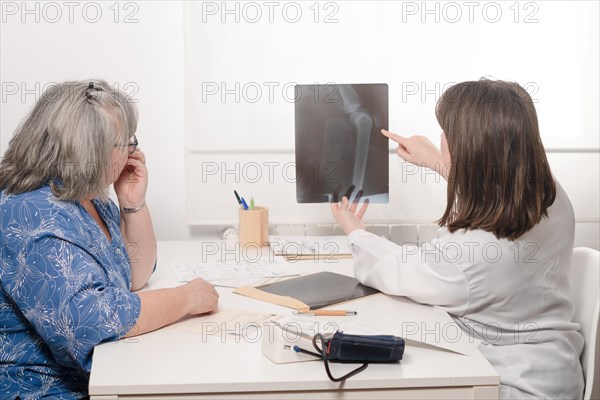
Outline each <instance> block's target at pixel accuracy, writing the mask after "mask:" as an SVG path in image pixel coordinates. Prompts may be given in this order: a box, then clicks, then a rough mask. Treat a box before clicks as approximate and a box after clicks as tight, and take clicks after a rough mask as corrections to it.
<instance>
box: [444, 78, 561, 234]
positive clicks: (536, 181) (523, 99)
mask: <svg viewBox="0 0 600 400" xmlns="http://www.w3.org/2000/svg"><path fill="white" fill-rule="evenodd" d="M436 117H437V120H438V122H439V124H440V126H441V127H442V129H443V130H444V133H445V134H446V139H447V142H448V150H449V152H450V157H451V158H452V164H451V168H450V173H449V176H448V193H447V200H448V204H447V206H446V211H445V212H444V215H443V216H442V217H441V218H440V220H439V221H438V223H439V224H440V226H446V227H447V228H448V230H449V231H450V232H454V231H456V230H458V229H482V230H484V231H487V232H492V233H493V234H494V235H495V236H496V237H497V238H498V239H501V238H508V239H509V240H514V239H516V238H518V237H519V236H521V235H523V234H524V233H525V232H527V231H529V230H530V229H531V228H533V226H534V225H536V224H537V223H538V222H539V221H540V220H541V219H542V217H543V216H547V215H548V213H547V210H548V207H550V206H551V205H552V203H553V202H554V199H555V197H556V187H555V184H554V180H553V178H552V174H551V172H550V166H549V165H548V160H547V159H546V153H545V151H544V146H543V145H542V140H541V138H540V133H539V128H538V120H537V114H536V112H535V107H534V106H533V102H532V100H531V97H530V96H529V94H528V93H527V91H526V90H525V89H523V88H522V87H521V86H519V85H518V84H517V83H513V82H504V81H492V80H487V79H483V80H479V81H470V82H462V83H459V84H457V85H454V86H452V87H450V88H449V89H448V90H446V92H444V94H443V95H442V97H441V98H440V100H439V101H438V103H437V106H436Z"/></svg>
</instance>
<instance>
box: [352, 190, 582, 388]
mask: <svg viewBox="0 0 600 400" xmlns="http://www.w3.org/2000/svg"><path fill="white" fill-rule="evenodd" d="M574 229H575V222H574V214H573V207H572V206H571V203H570V201H569V199H568V197H567V195H566V193H565V192H564V190H563V189H562V187H560V185H558V183H557V196H556V200H555V202H554V204H553V205H552V206H551V207H550V208H549V209H548V217H545V218H543V219H542V221H540V223H538V224H537V225H536V226H535V227H534V228H533V229H531V230H530V231H529V232H527V233H525V234H524V235H523V236H521V237H519V238H518V239H517V240H516V241H514V242H511V241H509V240H507V239H500V240H499V239H497V238H496V237H495V236H494V235H493V234H492V233H489V232H484V231H482V230H470V231H464V230H460V231H456V232H454V233H450V232H449V231H448V230H447V229H446V228H441V229H439V236H438V239H434V240H433V241H432V242H431V243H427V244H425V245H423V246H416V245H403V246H399V245H396V244H394V243H391V242H389V241H387V240H385V239H383V238H380V237H378V236H376V235H373V234H372V233H368V232H365V231H364V230H355V231H353V232H351V233H350V235H349V240H350V244H351V246H352V250H353V253H354V257H355V267H354V273H355V275H356V278H357V279H358V280H359V281H360V282H362V283H364V284H366V285H368V286H372V287H375V288H377V289H379V290H381V291H382V292H384V293H388V294H393V295H398V296H406V297H408V298H410V299H412V300H414V301H416V302H419V303H424V304H431V305H434V306H436V307H437V308H440V309H443V310H445V311H447V312H448V313H449V314H450V315H451V316H452V317H453V318H454V319H455V321H456V322H457V323H458V325H459V326H460V327H461V328H462V329H463V332H464V333H465V334H471V335H475V337H477V338H479V339H481V340H482V344H481V345H480V346H479V350H480V351H481V353H482V354H483V355H484V356H485V357H486V358H487V359H488V360H489V362H490V363H491V364H492V365H493V366H494V368H495V369H496V370H497V371H498V373H499V374H500V398H502V399H528V398H549V399H576V398H581V397H582V392H583V374H582V370H581V365H580V363H579V356H580V354H581V350H582V348H583V337H582V336H581V335H580V334H579V333H578V332H577V331H578V329H579V324H576V323H573V322H572V316H573V305H572V303H571V301H570V299H569V297H568V294H569V279H568V277H569V273H570V267H571V265H570V263H571V256H572V253H573V237H574Z"/></svg>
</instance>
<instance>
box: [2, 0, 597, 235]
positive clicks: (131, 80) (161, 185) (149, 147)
mask: <svg viewBox="0 0 600 400" xmlns="http://www.w3.org/2000/svg"><path fill="white" fill-rule="evenodd" d="M7 4H9V5H10V4H12V5H13V6H16V10H15V9H13V8H6V6H7ZM23 4H24V3H21V2H4V3H3V4H2V7H3V9H2V18H3V21H2V24H1V27H0V81H1V82H2V103H1V104H0V153H3V152H4V150H6V148H7V145H8V141H9V139H10V136H11V135H12V133H13V131H14V129H15V128H16V126H17V125H18V123H19V122H20V120H21V119H22V118H23V117H24V116H25V115H26V113H27V112H28V110H29V109H30V108H31V105H32V104H33V103H34V102H35V100H36V98H37V97H38V96H39V95H40V94H41V92H42V90H43V87H44V86H45V85H48V84H51V83H52V82H59V81H64V80H68V79H86V78H103V79H105V80H107V81H108V82H109V83H115V84H118V85H119V87H120V88H121V89H123V90H126V91H127V92H128V93H129V94H131V95H132V96H133V97H134V98H135V99H138V100H139V103H138V106H139V108H140V123H139V129H138V138H139V140H140V146H141V148H142V149H143V150H144V151H145V152H146V155H147V158H148V166H149V168H150V188H149V193H148V204H149V205H150V207H151V209H152V214H153V218H154V222H155V226H156V231H157V236H158V238H159V240H177V239H186V238H191V237H194V236H195V235H199V234H204V233H206V232H208V231H210V229H211V228H191V227H190V226H189V225H187V223H186V215H185V198H186V195H187V191H186V190H185V184H184V181H185V174H186V168H185V153H184V148H185V135H184V127H185V126H184V117H185V115H184V32H183V20H184V18H183V8H184V7H183V5H182V4H181V3H178V2H168V3H167V2H139V3H133V2H131V3H126V4H129V6H128V8H125V3H119V11H120V12H119V16H118V22H115V21H114V18H115V10H114V8H113V9H111V8H110V7H112V6H113V2H96V3H94V4H95V5H93V6H87V7H88V8H87V9H86V13H85V14H84V13H83V8H84V6H85V5H86V4H90V3H84V2H82V3H79V4H80V5H79V6H78V7H76V8H75V9H74V12H73V15H72V17H73V22H69V9H68V8H67V7H66V6H65V5H64V4H63V3H61V2H58V3H54V4H58V6H59V7H60V8H59V10H60V12H61V15H62V17H61V18H60V19H59V21H58V22H55V23H52V22H50V21H49V19H55V18H56V11H54V10H52V9H50V8H46V9H45V10H44V4H45V3H27V7H28V9H30V10H33V13H32V14H24V13H23V9H22V7H23ZM35 4H38V11H36V10H35V9H34V7H35ZM340 4H343V3H340ZM542 4H543V3H542ZM96 6H98V7H100V9H101V11H102V16H101V18H100V20H99V21H98V22H96V23H92V22H90V21H91V20H92V19H93V18H94V17H95V13H94V11H95V9H94V7H96ZM135 7H137V9H136V8H135ZM15 11H16V13H14V14H13V12H15ZM36 13H37V15H36ZM131 13H133V14H134V15H133V18H135V19H137V22H134V23H124V21H123V20H124V19H125V17H126V16H127V15H129V14H131ZM36 16H38V17H39V22H36V21H35V18H36ZM86 18H87V20H86ZM22 20H24V22H23V21H22ZM198 23H200V21H199V22H198ZM207 40H208V38H207ZM212 45H213V46H215V47H217V48H219V47H222V48H223V51H227V43H224V42H221V41H219V38H214V40H213V42H212ZM256 46H259V44H258V43H257V44H256ZM544 46H545V47H548V46H550V44H545V45H544ZM544 46H542V47H544ZM596 62H597V60H596ZM432 67H433V66H432ZM238 68H244V60H240V61H239V65H238ZM596 68H597V63H596ZM188 72H190V71H188ZM261 79H262V78H261ZM391 112H392V113H393V110H391ZM206 117H207V118H210V115H207V116H206ZM596 117H597V114H596ZM596 120H597V118H596ZM596 126H597V123H596ZM215 135H220V136H222V135H227V132H222V131H220V132H215ZM592 135H596V137H597V135H598V132H592ZM216 147H217V146H216ZM549 159H550V163H551V165H552V167H553V170H554V173H555V174H556V175H557V177H558V178H559V180H561V182H562V183H563V186H565V188H566V189H567V192H568V193H569V195H570V197H571V200H572V202H573V203H574V205H575V212H576V218H577V220H578V225H577V237H578V239H577V240H578V243H579V244H586V245H589V246H593V247H598V237H599V232H598V229H599V228H598V218H599V207H600V206H599V200H598V197H599V195H598V193H599V188H598V175H599V169H600V165H599V161H598V153H597V152H596V153H556V154H554V153H553V154H550V155H549ZM390 165H394V164H393V163H392V164H390ZM214 185H216V183H215V184H214ZM392 185H393V182H392ZM197 188H198V187H197ZM213 189H214V186H213V188H211V187H210V186H207V187H203V188H202V192H204V193H205V195H206V196H210V195H211V193H212V190H213ZM232 201H233V199H232V198H229V197H228V198H223V204H224V205H225V206H227V207H229V206H230V203H231V202H232ZM425 204H427V203H425ZM407 207H410V208H412V209H414V210H415V215H421V216H422V215H426V214H427V213H428V210H425V208H424V207H425V206H424V203H423V202H422V201H421V200H420V199H415V200H414V201H413V202H412V203H411V204H408V205H407Z"/></svg>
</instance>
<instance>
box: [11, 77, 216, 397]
mask: <svg viewBox="0 0 600 400" xmlns="http://www.w3.org/2000/svg"><path fill="white" fill-rule="evenodd" d="M136 128H137V109H136V107H135V104H134V103H133V102H131V101H130V100H129V99H128V98H127V97H126V96H125V95H123V94H122V93H120V92H119V91H117V90H115V89H113V88H111V87H109V86H108V84H107V83H106V82H104V81H93V82H88V81H85V82H65V83H63V84H60V85H56V86H53V87H52V88H50V89H48V90H47V91H46V92H45V93H44V94H43V95H42V97H41V98H40V99H39V101H38V102H37V104H36V105H35V107H34V108H33V110H32V111H31V113H30V114H29V115H28V116H27V118H26V119H25V120H24V121H23V123H22V124H21V126H20V127H19V128H18V129H17V131H16V133H15V135H14V137H13V138H12V140H11V141H10V145H9V148H8V150H7V151H6V153H5V154H4V158H3V159H2V162H1V163H0V244H1V248H0V398H2V399H11V400H13V399H16V398H20V399H29V398H32V399H33V398H35V399H38V398H49V399H78V398H83V397H86V396H87V387H88V379H89V372H90V368H91V364H92V352H93V349H94V346H96V345H98V344H100V343H102V342H106V341H113V340H118V339H120V338H122V337H125V336H135V335H139V334H142V333H146V332H149V331H152V330H154V329H157V328H160V327H162V326H164V325H167V324H170V323H172V322H174V321H176V320H178V319H180V318H181V317H183V316H185V315H187V314H201V313H205V312H209V311H213V310H216V308H217V299H218V297H219V296H218V294H217V292H216V291H215V289H214V288H213V287H212V286H211V285H210V284H208V283H207V282H205V281H203V280H201V279H197V280H194V281H191V282H189V283H187V284H185V285H183V286H180V287H177V288H173V289H160V290H152V291H146V292H142V293H133V292H132V290H138V289H140V288H142V287H143V286H144V285H145V284H146V282H147V281H148V278H149V277H150V274H151V273H152V271H153V268H155V266H156V240H155V237H154V229H153V227H152V221H151V219H150V212H149V210H148V206H147V205H146V201H145V197H146V188H147V186H148V170H147V168H146V158H145V156H144V153H143V152H142V151H140V149H139V148H138V147H137V144H138V143H137V139H136V137H135V135H134V134H135V131H136ZM111 184H113V185H114V190H115V193H116V195H117V199H118V201H119V206H120V208H119V207H117V206H116V205H115V204H114V203H113V202H112V201H111V200H109V199H108V187H109V186H110V185H111Z"/></svg>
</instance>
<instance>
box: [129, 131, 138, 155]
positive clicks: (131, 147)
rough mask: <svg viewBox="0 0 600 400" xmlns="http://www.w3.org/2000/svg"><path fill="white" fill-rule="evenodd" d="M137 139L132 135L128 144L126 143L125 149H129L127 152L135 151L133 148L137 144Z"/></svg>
mask: <svg viewBox="0 0 600 400" xmlns="http://www.w3.org/2000/svg"><path fill="white" fill-rule="evenodd" d="M138 144H139V143H138V140H137V137H136V136H135V135H133V141H132V142H129V144H128V145H127V150H128V151H129V154H133V153H134V152H135V149H136V148H137V146H138Z"/></svg>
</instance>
